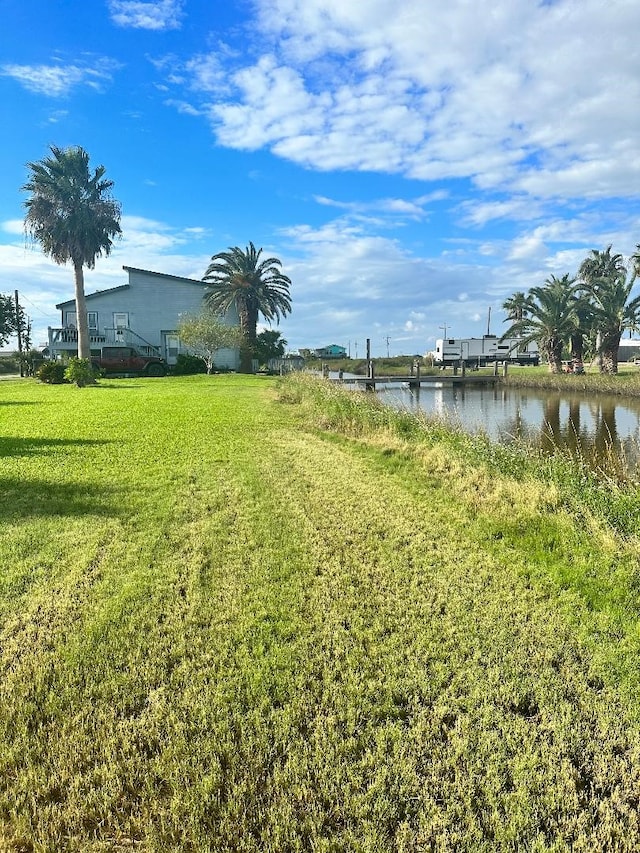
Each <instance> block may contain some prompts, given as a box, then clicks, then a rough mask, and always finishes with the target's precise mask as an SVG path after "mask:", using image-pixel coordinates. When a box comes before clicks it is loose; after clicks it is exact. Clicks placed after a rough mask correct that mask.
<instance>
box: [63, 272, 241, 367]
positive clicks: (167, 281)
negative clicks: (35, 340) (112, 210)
mask: <svg viewBox="0 0 640 853" xmlns="http://www.w3.org/2000/svg"><path fill="white" fill-rule="evenodd" d="M123 269H124V270H125V271H126V272H127V273H128V276H129V282H128V283H127V284H121V285H119V286H118V287H111V288H109V289H108V290H98V291H96V292H95V293H88V294H87V295H86V297H85V299H86V301H87V319H88V321H89V340H90V345H91V352H92V354H95V355H98V354H99V352H100V349H101V347H102V346H114V345H117V344H123V345H124V344H126V345H128V346H134V347H136V348H137V349H138V350H140V352H143V353H145V354H146V355H151V354H153V355H160V356H162V358H164V359H166V361H167V363H168V364H175V363H176V359H177V357H178V354H179V353H180V352H189V350H188V348H187V347H183V346H182V345H181V343H180V339H179V337H178V334H177V328H178V323H179V319H180V316H181V315H184V314H197V313H199V312H200V311H201V310H202V308H203V307H204V302H203V298H204V295H205V292H206V288H207V283H206V282H204V281H197V280H196V279H192V278H182V277H181V276H176V275H167V274H166V273H161V272H151V271H150V270H140V269H136V268H135V267H126V266H125V267H123ZM56 308H58V309H59V310H60V311H61V312H62V318H61V319H62V322H61V325H60V327H59V328H51V327H50V328H49V353H50V356H51V358H57V357H60V356H62V355H65V354H66V355H76V354H77V352H78V332H77V320H76V302H75V299H69V300H68V301H67V302H60V303H59V304H58V305H56ZM224 320H225V321H226V322H227V323H229V324H232V325H238V323H239V320H238V315H237V312H235V310H231V311H229V312H228V313H227V315H226V316H225V318H224ZM216 365H217V366H218V367H226V368H229V369H231V370H237V368H238V366H239V352H238V350H237V349H223V350H220V351H219V352H218V355H217V357H216Z"/></svg>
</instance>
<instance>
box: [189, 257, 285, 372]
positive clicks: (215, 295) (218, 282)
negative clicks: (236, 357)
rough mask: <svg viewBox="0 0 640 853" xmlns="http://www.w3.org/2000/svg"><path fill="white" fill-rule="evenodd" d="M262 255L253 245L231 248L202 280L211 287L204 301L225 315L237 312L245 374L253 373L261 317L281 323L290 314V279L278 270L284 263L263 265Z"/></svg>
mask: <svg viewBox="0 0 640 853" xmlns="http://www.w3.org/2000/svg"><path fill="white" fill-rule="evenodd" d="M261 254H262V249H258V250H256V247H255V246H254V245H253V243H249V245H248V246H247V247H246V249H244V250H243V249H240V248H239V247H238V246H231V247H229V250H228V251H227V252H219V253H218V254H217V255H213V257H212V258H211V263H210V264H209V266H208V267H207V271H206V272H205V274H204V276H203V277H202V280H203V281H206V282H208V284H209V288H208V291H207V293H206V295H205V300H206V302H207V304H208V305H209V306H210V307H211V308H212V309H213V310H214V311H217V312H219V313H224V312H225V311H228V310H229V308H231V307H232V306H235V307H236V310H237V311H238V317H239V319H240V328H241V330H242V337H243V344H242V346H241V347H240V371H241V372H242V373H251V361H252V358H253V355H254V352H255V347H256V328H257V325H258V314H262V316H263V317H264V318H265V320H269V321H271V320H275V321H276V322H279V320H280V317H285V316H286V315H287V314H289V313H290V311H291V296H290V295H289V287H290V285H291V279H290V278H289V277H288V276H286V275H284V273H283V272H281V270H280V269H279V267H281V266H282V262H281V261H280V260H279V259H278V258H266V259H265V260H263V261H261V260H260V255H261Z"/></svg>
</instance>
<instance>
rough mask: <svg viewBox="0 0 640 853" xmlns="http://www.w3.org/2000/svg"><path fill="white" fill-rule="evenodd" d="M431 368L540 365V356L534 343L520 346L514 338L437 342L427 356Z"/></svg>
mask: <svg viewBox="0 0 640 853" xmlns="http://www.w3.org/2000/svg"><path fill="white" fill-rule="evenodd" d="M431 355H432V356H433V361H434V364H436V365H439V366H441V367H446V366H447V365H454V364H457V365H459V364H462V363H464V364H465V365H466V366H467V367H485V366H486V365H487V364H491V363H493V362H495V361H503V362H508V363H509V364H523V365H524V364H533V365H537V364H539V363H540V352H539V350H538V345H537V344H536V343H535V341H532V342H531V343H529V344H523V343H522V341H520V340H519V339H518V338H505V339H504V340H502V339H501V338H498V337H497V336H496V335H484V336H483V337H482V338H447V339H444V340H443V339H442V338H439V339H438V340H437V341H436V348H435V350H434V351H433V352H432V353H431Z"/></svg>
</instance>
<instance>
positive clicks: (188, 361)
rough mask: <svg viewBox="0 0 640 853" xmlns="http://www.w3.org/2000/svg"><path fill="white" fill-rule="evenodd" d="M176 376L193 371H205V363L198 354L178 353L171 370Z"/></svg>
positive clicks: (185, 374) (188, 374) (187, 374)
mask: <svg viewBox="0 0 640 853" xmlns="http://www.w3.org/2000/svg"><path fill="white" fill-rule="evenodd" d="M172 372H173V373H174V374H175V375H176V376H190V375H191V374H193V373H206V372H207V365H206V364H205V363H204V359H202V358H200V356H199V355H189V354H187V353H182V352H181V353H180V355H179V356H178V359H177V361H176V363H175V365H174V367H173V371H172Z"/></svg>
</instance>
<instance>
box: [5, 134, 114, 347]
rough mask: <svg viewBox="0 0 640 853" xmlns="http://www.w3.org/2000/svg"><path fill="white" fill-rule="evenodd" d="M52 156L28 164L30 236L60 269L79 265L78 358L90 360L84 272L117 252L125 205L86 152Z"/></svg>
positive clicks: (27, 227) (61, 150)
mask: <svg viewBox="0 0 640 853" xmlns="http://www.w3.org/2000/svg"><path fill="white" fill-rule="evenodd" d="M50 150H51V156H50V157H45V158H44V159H43V160H40V161H38V162H36V163H27V168H28V169H30V171H31V175H30V177H29V180H28V181H27V183H26V184H25V185H24V186H23V187H22V189H23V190H25V191H26V192H29V193H31V197H30V198H29V199H27V201H25V203H24V206H25V207H26V209H27V213H26V216H25V220H24V224H25V230H26V232H27V234H28V235H29V236H31V237H32V238H33V239H35V240H37V241H38V242H39V243H40V245H41V246H42V249H43V251H44V252H45V253H46V254H47V255H50V256H51V258H53V260H54V261H55V262H56V263H57V264H66V263H67V261H71V263H72V264H73V272H74V276H75V299H76V322H77V324H78V357H79V358H89V356H90V354H91V353H90V350H89V327H88V323H87V309H86V303H85V297H84V269H83V268H84V267H85V266H86V267H87V268H88V269H93V268H94V267H95V263H96V258H97V257H100V256H101V255H103V254H104V255H109V253H110V252H111V246H112V245H113V238H114V237H115V236H116V235H119V234H120V233H121V230H120V205H119V204H118V202H117V201H115V200H114V199H113V198H112V197H111V194H110V190H111V188H112V186H113V181H109V180H107V179H106V178H104V173H105V168H104V166H98V167H97V168H96V169H95V170H94V172H93V174H91V172H90V170H89V155H88V154H87V152H86V151H85V150H84V149H83V148H80V147H79V146H74V147H71V148H58V147H56V146H55V145H52V146H51V148H50Z"/></svg>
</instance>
